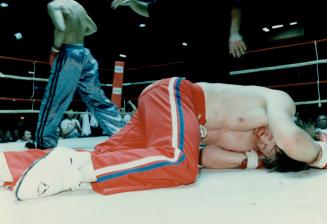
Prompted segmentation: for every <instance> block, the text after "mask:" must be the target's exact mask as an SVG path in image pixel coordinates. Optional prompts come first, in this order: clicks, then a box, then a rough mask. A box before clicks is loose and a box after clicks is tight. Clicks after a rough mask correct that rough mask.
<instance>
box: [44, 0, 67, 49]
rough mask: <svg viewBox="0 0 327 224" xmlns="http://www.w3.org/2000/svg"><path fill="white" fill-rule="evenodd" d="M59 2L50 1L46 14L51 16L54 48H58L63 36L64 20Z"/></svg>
mask: <svg viewBox="0 0 327 224" xmlns="http://www.w3.org/2000/svg"><path fill="white" fill-rule="evenodd" d="M61 7H62V6H61V4H60V3H58V2H50V3H49V4H48V14H49V16H50V17H51V20H52V23H53V25H54V27H55V30H54V46H53V47H54V48H56V49H59V48H60V47H61V45H62V44H63V42H64V38H65V30H66V25H65V20H64V16H63V14H62V9H61Z"/></svg>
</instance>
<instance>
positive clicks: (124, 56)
mask: <svg viewBox="0 0 327 224" xmlns="http://www.w3.org/2000/svg"><path fill="white" fill-rule="evenodd" d="M119 57H121V58H126V57H127V56H126V54H119Z"/></svg>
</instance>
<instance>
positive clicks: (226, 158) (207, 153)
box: [200, 145, 263, 169]
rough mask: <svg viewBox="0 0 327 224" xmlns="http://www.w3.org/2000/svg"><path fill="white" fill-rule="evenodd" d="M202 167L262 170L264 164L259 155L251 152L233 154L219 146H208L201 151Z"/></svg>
mask: <svg viewBox="0 0 327 224" xmlns="http://www.w3.org/2000/svg"><path fill="white" fill-rule="evenodd" d="M201 153H202V154H201V161H200V163H201V165H202V166H203V167H204V168H210V169H230V168H241V169H247V168H253V169H256V168H262V167H263V163H262V160H261V158H260V157H259V156H258V154H257V153H256V152H255V151H254V150H251V151H249V152H246V153H241V152H233V151H229V150H225V149H222V148H220V147H218V146H214V145H208V146H206V147H205V148H204V149H202V151H201Z"/></svg>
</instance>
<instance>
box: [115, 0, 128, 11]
mask: <svg viewBox="0 0 327 224" xmlns="http://www.w3.org/2000/svg"><path fill="white" fill-rule="evenodd" d="M132 1H133V0H114V1H112V3H111V7H112V8H113V9H117V8H118V7H119V6H129V5H130V4H131V2H132Z"/></svg>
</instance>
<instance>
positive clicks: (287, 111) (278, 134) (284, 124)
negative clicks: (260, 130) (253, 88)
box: [267, 90, 319, 164]
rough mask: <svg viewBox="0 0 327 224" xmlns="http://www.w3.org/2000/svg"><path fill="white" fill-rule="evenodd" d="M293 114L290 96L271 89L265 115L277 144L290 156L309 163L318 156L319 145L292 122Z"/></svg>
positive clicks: (293, 109) (293, 105) (293, 106)
mask: <svg viewBox="0 0 327 224" xmlns="http://www.w3.org/2000/svg"><path fill="white" fill-rule="evenodd" d="M294 114H295V103H294V101H293V100H292V99H291V97H290V96H289V95H288V94H287V93H285V92H282V91H276V90H272V92H271V94H270V96H269V97H268V99H267V116H268V124H269V127H270V130H271V132H272V134H273V136H274V140H275V142H276V144H277V146H278V147H279V148H280V149H282V150H283V151H284V152H285V153H286V155H288V156H289V157H290V158H292V159H294V160H297V161H301V162H305V163H307V164H311V163H312V162H313V161H315V160H316V159H317V157H318V154H319V147H318V145H317V144H316V143H315V142H314V140H313V139H312V138H311V137H310V135H309V134H308V133H306V132H305V131H304V130H303V129H301V128H300V127H298V126H297V125H296V124H295V123H294V121H293V117H294Z"/></svg>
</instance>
